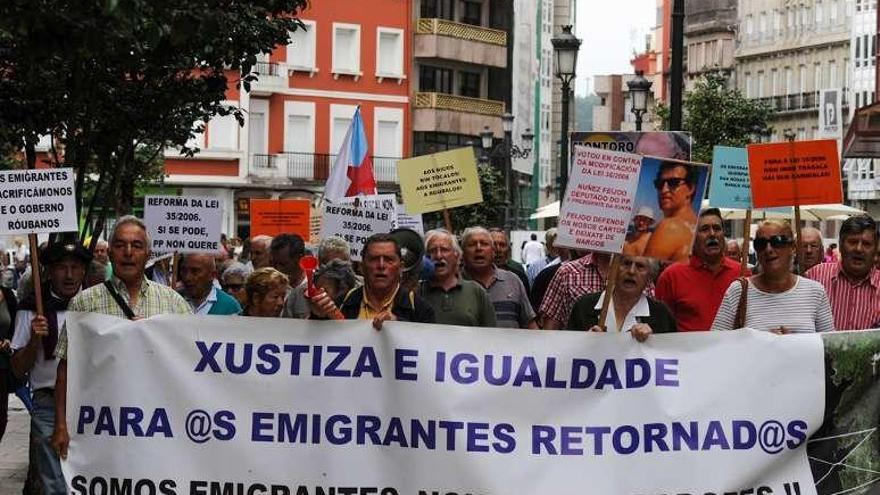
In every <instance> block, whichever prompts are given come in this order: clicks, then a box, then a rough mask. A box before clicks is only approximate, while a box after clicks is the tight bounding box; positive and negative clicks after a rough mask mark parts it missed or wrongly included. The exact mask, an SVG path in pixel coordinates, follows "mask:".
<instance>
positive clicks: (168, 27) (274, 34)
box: [0, 0, 306, 235]
mask: <svg viewBox="0 0 880 495" xmlns="http://www.w3.org/2000/svg"><path fill="white" fill-rule="evenodd" d="M305 5H306V0H259V1H247V2H237V1H214V0H187V1H183V2H181V1H179V0H173V1H172V0H103V1H100V0H64V1H61V0H8V1H3V2H0V149H9V148H12V149H24V151H25V156H26V157H27V162H28V165H29V166H31V167H33V166H34V161H35V159H36V153H35V150H34V146H35V144H36V143H37V142H38V139H39V136H40V135H46V134H52V135H54V136H55V137H56V140H55V143H56V146H57V150H58V151H59V152H57V153H55V152H54V151H56V149H55V148H53V150H52V151H53V153H50V155H51V156H52V160H51V161H52V162H53V163H52V165H53V166H68V167H74V168H75V169H76V171H77V172H78V176H77V178H78V181H79V184H78V187H77V191H78V193H81V192H82V191H83V190H85V189H88V190H90V191H93V195H94V197H92V198H79V199H80V208H85V211H84V213H85V215H86V218H87V222H86V225H85V227H84V231H83V232H82V235H86V234H87V233H88V232H87V231H89V230H92V229H94V227H95V225H100V224H101V222H100V221H98V220H97V217H96V212H98V211H101V212H106V211H107V210H108V209H109V208H111V207H115V209H116V210H117V213H124V212H126V211H128V209H129V208H130V207H131V204H130V201H131V198H132V195H133V192H132V191H133V190H134V187H135V185H136V184H137V183H138V182H140V181H143V180H146V179H148V178H151V177H155V176H156V175H157V173H160V170H161V169H160V168H159V167H160V165H159V162H160V160H159V159H160V158H161V153H162V151H163V150H165V149H166V148H169V147H173V148H181V149H183V151H184V153H187V154H193V153H196V152H197V151H198V149H197V148H194V147H191V146H187V142H188V141H190V139H191V138H192V137H194V136H195V135H196V133H197V132H200V131H202V130H203V128H204V124H198V123H200V122H201V123H203V122H205V121H207V120H208V119H210V118H211V117H212V116H215V115H234V116H235V117H236V118H237V119H238V121H239V122H240V123H242V122H243V115H242V112H241V110H239V109H237V108H234V107H231V106H228V105H225V104H224V103H223V102H224V100H226V99H227V97H226V95H227V88H228V85H229V83H233V84H232V86H233V87H234V86H236V84H237V85H238V87H240V88H242V89H244V90H245V91H247V90H249V89H250V84H251V83H252V82H253V81H254V80H255V79H256V78H257V76H256V74H254V73H253V71H252V68H253V67H254V65H255V64H256V61H257V56H258V55H259V54H260V53H268V52H270V51H271V50H272V49H273V48H274V47H275V46H277V45H279V44H285V43H287V40H288V38H289V32H290V31H293V30H295V29H299V28H302V24H301V23H300V22H299V21H298V20H297V19H296V17H295V16H296V14H297V13H298V12H299V11H300V9H302V8H303V7H305ZM242 74H243V76H242ZM194 123H196V124H195V125H194ZM60 150H63V153H61V152H60ZM86 181H88V182H90V184H89V187H85V186H86V184H85V182H86ZM81 212H82V210H81Z"/></svg>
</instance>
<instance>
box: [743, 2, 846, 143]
mask: <svg viewBox="0 0 880 495" xmlns="http://www.w3.org/2000/svg"><path fill="white" fill-rule="evenodd" d="M738 7H739V9H738V17H739V36H738V39H739V46H738V48H737V51H736V85H737V87H738V88H739V89H740V90H741V91H742V92H743V94H744V95H745V96H746V97H748V98H753V99H759V100H761V101H763V102H765V103H767V104H768V105H770V106H771V108H773V109H774V110H776V115H775V117H774V118H773V119H772V121H771V122H770V126H771V127H772V128H773V136H772V139H773V140H774V141H780V140H782V139H783V135H784V133H785V132H786V130H788V131H790V132H792V133H794V134H795V136H796V139H798V140H804V139H813V138H815V137H817V135H818V128H819V92H820V91H821V90H823V89H832V88H837V89H842V90H843V94H844V95H846V94H847V90H846V88H847V87H848V85H849V66H850V57H851V54H850V26H851V21H852V13H853V9H852V7H853V2H852V1H851V0H803V1H795V0H741V1H740V2H739V6H738ZM843 105H844V112H845V111H846V108H847V107H848V99H847V98H846V97H844V101H843Z"/></svg>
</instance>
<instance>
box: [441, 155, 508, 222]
mask: <svg viewBox="0 0 880 495" xmlns="http://www.w3.org/2000/svg"><path fill="white" fill-rule="evenodd" d="M477 174H478V175H479V177H480V188H481V189H482V191H483V202H482V203H478V204H475V205H470V206H460V207H458V208H454V209H452V210H449V217H450V219H451V220H452V229H453V230H454V231H455V233H460V232H461V231H463V230H464V229H465V228H467V227H473V226H477V225H481V226H483V227H486V228H489V227H500V226H502V225H504V210H505V208H506V207H507V188H506V187H505V186H504V175H503V174H502V173H501V171H500V170H499V169H498V168H497V167H495V166H493V165H491V164H489V163H484V162H480V163H479V164H477ZM424 221H425V225H426V226H430V225H434V226H437V227H442V228H445V225H444V224H443V216H442V212H439V211H438V212H434V213H428V214H426V215H425V218H424Z"/></svg>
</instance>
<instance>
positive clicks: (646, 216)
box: [623, 206, 654, 256]
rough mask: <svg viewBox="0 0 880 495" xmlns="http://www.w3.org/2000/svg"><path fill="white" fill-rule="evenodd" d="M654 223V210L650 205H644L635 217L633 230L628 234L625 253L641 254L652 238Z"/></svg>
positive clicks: (631, 254) (630, 254)
mask: <svg viewBox="0 0 880 495" xmlns="http://www.w3.org/2000/svg"><path fill="white" fill-rule="evenodd" d="M652 225H654V210H652V209H651V207H650V206H642V207H641V208H639V211H638V212H636V216H634V217H633V231H632V232H631V233H629V234H627V236H626V243H625V244H624V245H623V254H626V255H629V256H641V255H642V253H644V252H645V246H647V245H648V239H650V238H651V226H652Z"/></svg>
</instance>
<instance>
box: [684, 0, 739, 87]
mask: <svg viewBox="0 0 880 495" xmlns="http://www.w3.org/2000/svg"><path fill="white" fill-rule="evenodd" d="M736 12H737V0H690V1H688V2H685V18H684V36H685V47H686V52H685V53H686V54H687V59H686V62H685V67H686V69H685V70H686V77H685V90H686V91H689V90H691V89H693V87H694V83H695V82H696V81H697V80H699V79H700V77H702V76H703V75H704V74H705V73H706V72H707V71H721V72H723V73H725V74H728V75H732V73H733V67H734V58H733V56H734V52H735V50H736V26H737V18H736Z"/></svg>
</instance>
